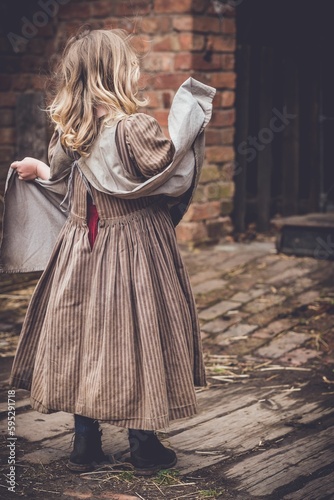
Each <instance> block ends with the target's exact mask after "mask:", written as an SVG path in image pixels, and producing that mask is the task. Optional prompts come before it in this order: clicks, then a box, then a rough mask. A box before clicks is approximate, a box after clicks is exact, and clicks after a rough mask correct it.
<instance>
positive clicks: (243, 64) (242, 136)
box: [233, 45, 251, 233]
mask: <svg viewBox="0 0 334 500" xmlns="http://www.w3.org/2000/svg"><path fill="white" fill-rule="evenodd" d="M250 54H251V48H250V46H248V45H241V46H238V47H237V54H236V74H237V78H238V79H237V95H236V135H235V149H236V168H235V175H234V182H235V195H234V212H233V219H234V228H235V231H236V232H237V233H242V232H244V231H245V216H246V195H247V193H246V178H247V158H246V155H245V154H242V151H241V148H240V145H241V144H242V143H243V142H244V141H246V140H247V137H248V127H249V123H248V122H249V82H250Z"/></svg>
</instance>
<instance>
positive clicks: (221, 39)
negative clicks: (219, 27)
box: [210, 35, 236, 52]
mask: <svg viewBox="0 0 334 500" xmlns="http://www.w3.org/2000/svg"><path fill="white" fill-rule="evenodd" d="M210 43H211V44H212V48H213V50H215V51H217V52H234V51H235V49H236V38H235V37H232V36H224V35H212V36H210Z"/></svg>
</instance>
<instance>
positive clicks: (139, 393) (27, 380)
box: [11, 151, 205, 430]
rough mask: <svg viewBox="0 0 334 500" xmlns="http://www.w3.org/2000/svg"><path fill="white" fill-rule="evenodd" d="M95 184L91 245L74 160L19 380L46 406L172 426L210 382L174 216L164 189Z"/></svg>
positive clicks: (22, 347)
mask: <svg viewBox="0 0 334 500" xmlns="http://www.w3.org/2000/svg"><path fill="white" fill-rule="evenodd" d="M123 153H124V151H123ZM92 195H93V199H94V203H95V204H96V207H97V211H98V214H99V219H100V222H99V231H98V234H97V237H96V239H95V242H94V245H93V247H91V245H90V242H89V239H88V227H87V216H86V214H87V190H86V187H85V185H84V183H83V180H82V178H81V176H80V174H79V172H78V171H75V173H74V176H73V202H72V207H71V214H70V216H69V218H68V220H67V222H66V224H65V226H64V228H63V230H62V232H61V234H60V236H59V238H58V240H57V244H56V246H55V248H54V251H53V254H52V256H51V259H50V261H49V264H48V266H47V268H46V270H45V272H44V273H43V275H42V277H41V279H40V281H39V283H38V285H37V288H36V290H35V293H34V295H33V298H32V300H31V303H30V306H29V308H28V312H27V315H26V319H25V322H24V325H23V329H22V333H21V337H20V342H19V346H18V351H17V354H16V357H15V362H14V365H13V370H12V376H11V383H12V385H14V386H16V387H22V388H25V389H28V390H31V401H32V406H33V408H35V409H36V410H38V411H40V412H43V413H49V412H52V411H59V410H62V411H66V412H70V413H76V414H79V415H85V416H88V417H92V418H95V419H100V420H106V421H109V422H111V423H113V424H115V425H119V426H122V427H131V428H139V429H153V430H154V429H160V428H164V427H167V426H168V424H169V422H170V420H173V419H177V418H183V417H187V416H190V415H192V414H194V413H195V412H196V398H195V392H194V384H195V385H204V384H205V374H204V366H203V360H202V353H201V343H200V331H199V324H198V318H197V313H196V308H195V304H194V300H193V296H192V292H191V288H190V284H189V279H188V275H187V272H186V270H185V267H184V265H183V262H182V259H181V256H180V253H179V250H178V246H177V242H176V239H175V232H174V227H173V225H172V222H171V219H170V215H169V211H168V209H167V208H166V207H165V205H164V204H163V203H161V200H159V198H158V197H148V198H140V199H137V200H122V199H117V198H115V197H112V196H110V195H107V194H104V193H101V192H99V191H97V190H94V189H92ZM159 201H160V203H159Z"/></svg>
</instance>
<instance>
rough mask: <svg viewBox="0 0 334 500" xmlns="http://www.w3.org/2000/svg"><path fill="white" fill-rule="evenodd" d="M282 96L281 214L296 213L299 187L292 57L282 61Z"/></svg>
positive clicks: (296, 84)
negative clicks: (283, 126) (283, 97)
mask: <svg viewBox="0 0 334 500" xmlns="http://www.w3.org/2000/svg"><path fill="white" fill-rule="evenodd" d="M284 96H285V99H284V103H285V104H284V108H283V111H282V115H283V116H284V118H283V124H284V125H285V128H284V131H283V145H282V172H283V180H282V195H283V200H282V210H283V215H294V214H297V213H298V189H299V116H298V115H299V72H298V67H297V62H296V60H295V59H294V58H293V57H287V58H286V60H285V61H284Z"/></svg>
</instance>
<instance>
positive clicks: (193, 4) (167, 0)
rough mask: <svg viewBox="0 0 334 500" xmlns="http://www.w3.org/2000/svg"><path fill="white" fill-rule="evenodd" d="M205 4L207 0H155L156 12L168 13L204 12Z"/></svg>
mask: <svg viewBox="0 0 334 500" xmlns="http://www.w3.org/2000/svg"><path fill="white" fill-rule="evenodd" d="M205 6H206V0H155V2H154V12H156V13H160V12H166V13H167V14H173V13H186V12H202V11H203V10H204V9H205Z"/></svg>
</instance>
